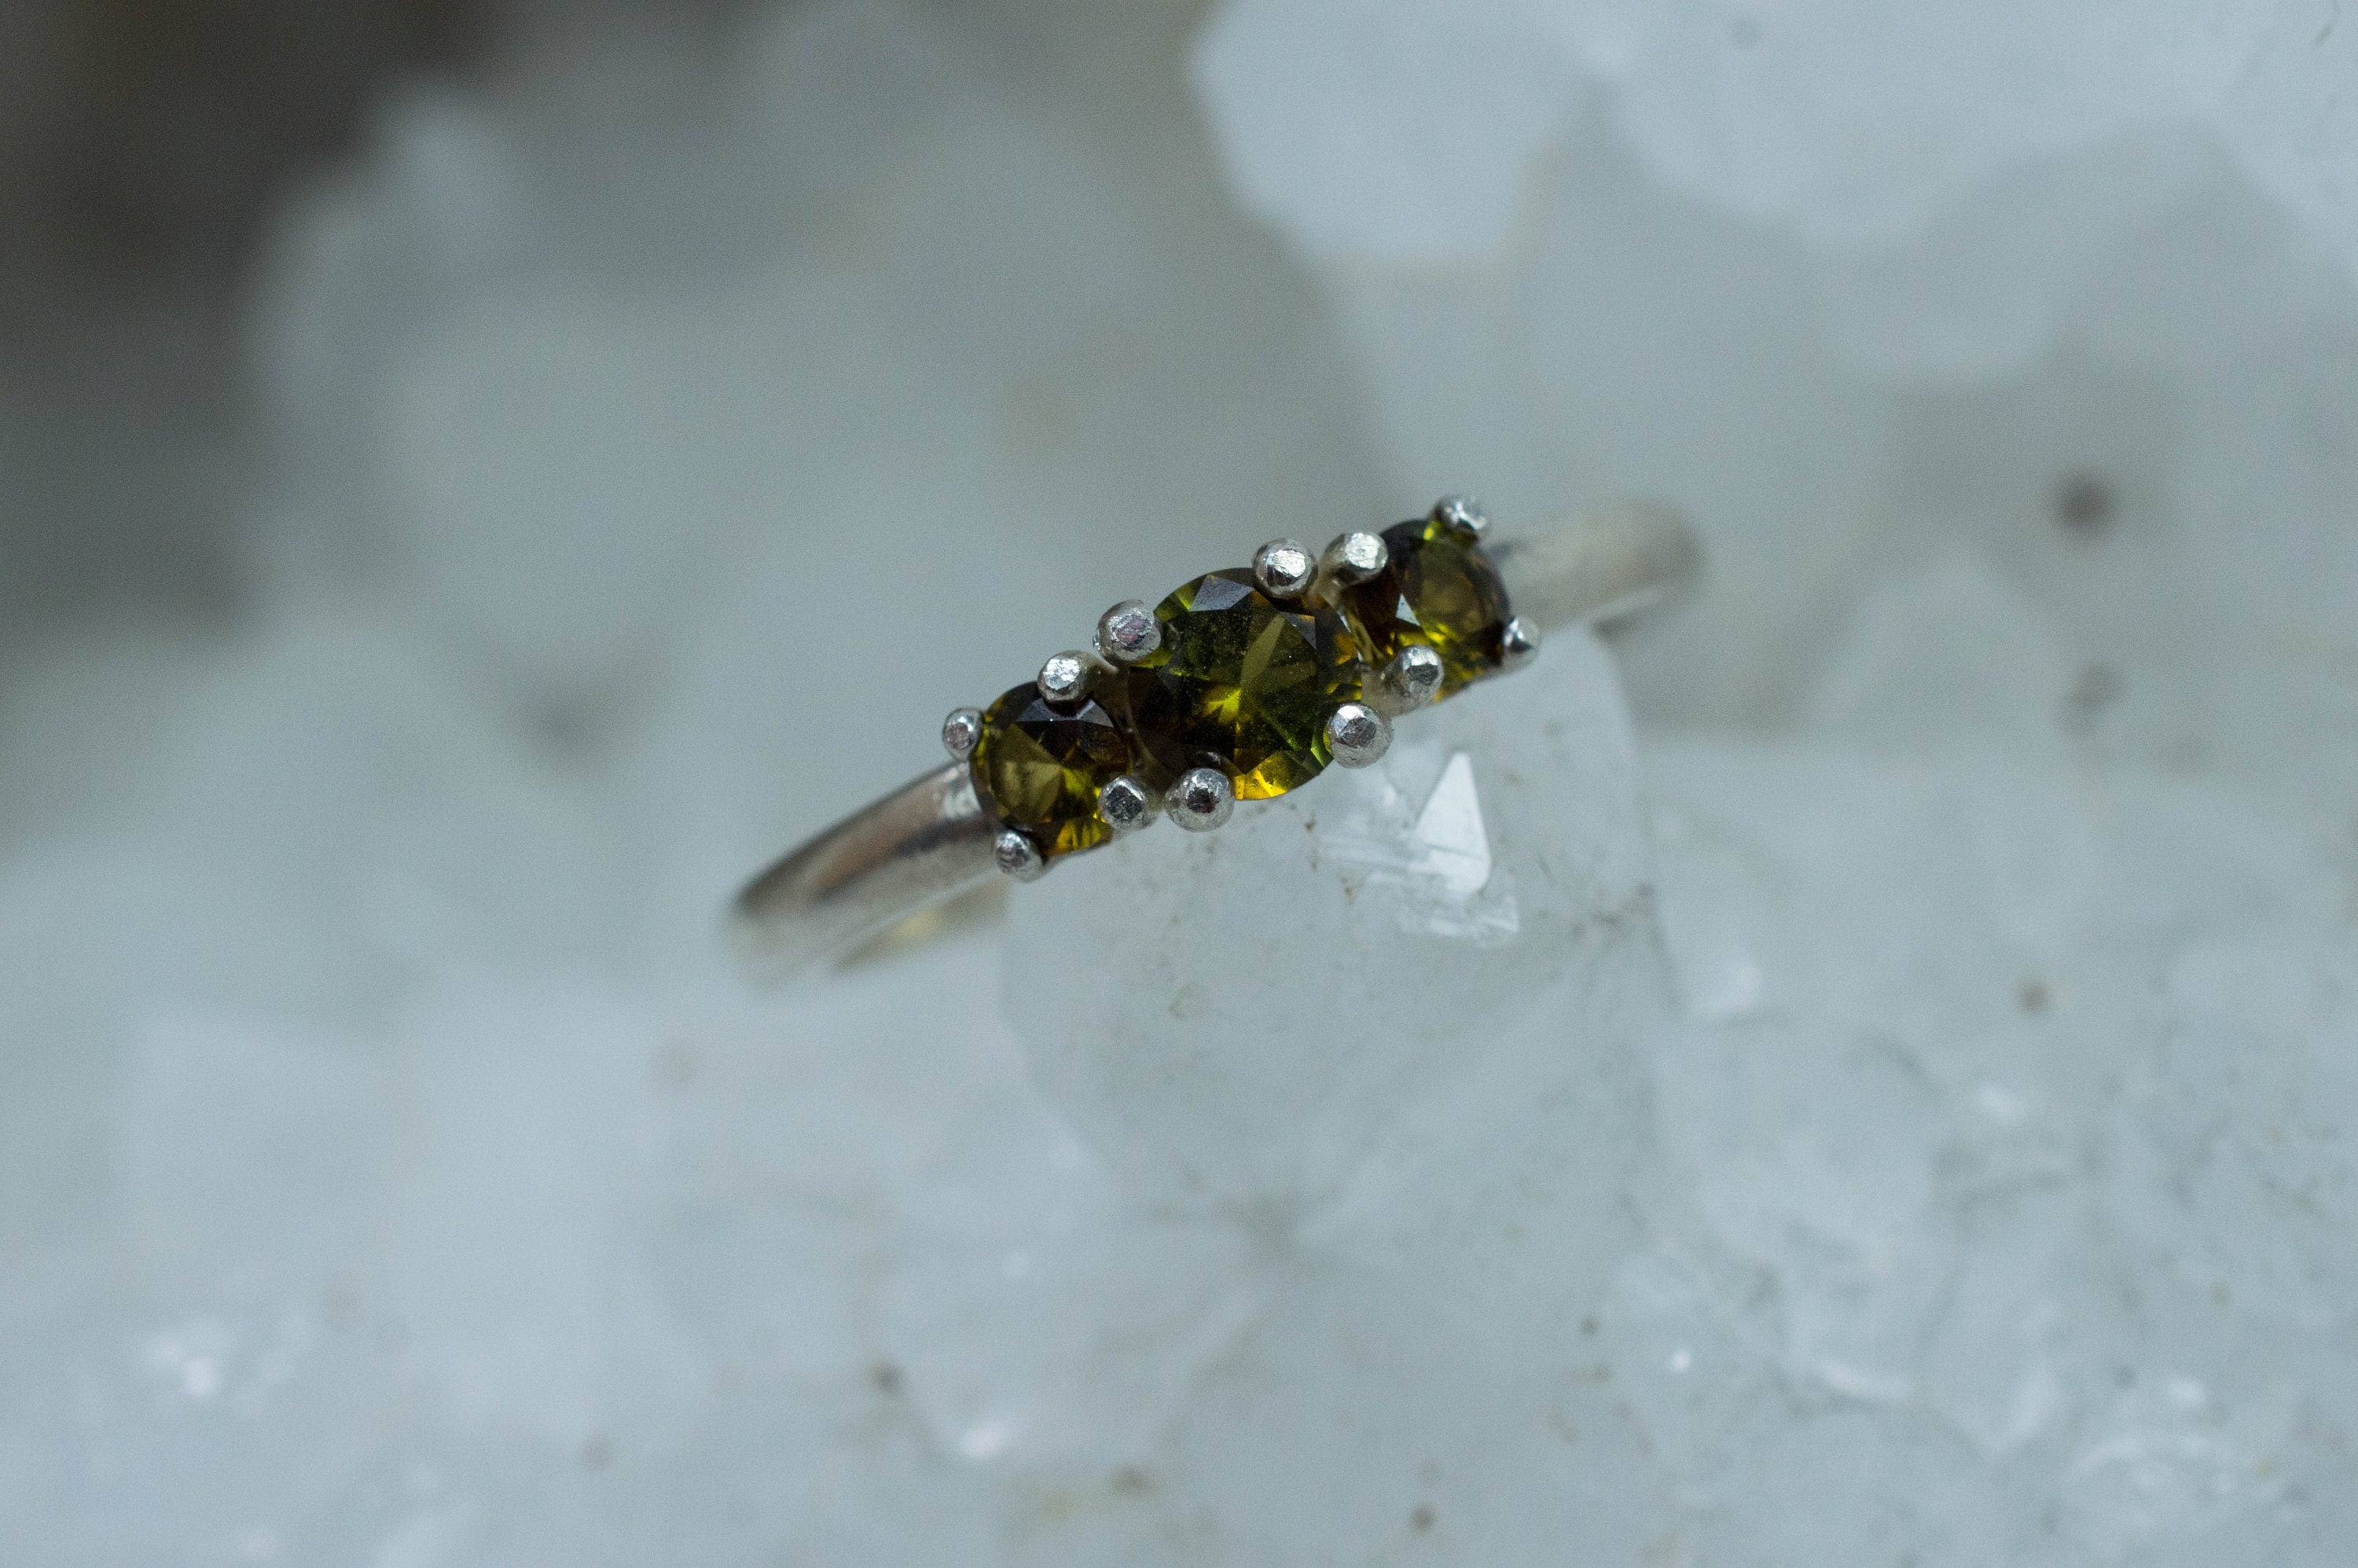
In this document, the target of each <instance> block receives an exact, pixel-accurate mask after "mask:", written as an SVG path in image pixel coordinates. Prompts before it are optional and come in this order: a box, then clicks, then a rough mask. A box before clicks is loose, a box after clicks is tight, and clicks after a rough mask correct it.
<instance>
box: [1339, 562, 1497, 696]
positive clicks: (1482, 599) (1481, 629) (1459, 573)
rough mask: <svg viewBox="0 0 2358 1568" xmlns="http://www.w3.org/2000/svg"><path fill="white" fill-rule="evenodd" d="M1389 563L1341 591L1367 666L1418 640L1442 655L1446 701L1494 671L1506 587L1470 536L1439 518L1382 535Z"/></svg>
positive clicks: (1382, 662) (1387, 659) (1342, 603)
mask: <svg viewBox="0 0 2358 1568" xmlns="http://www.w3.org/2000/svg"><path fill="white" fill-rule="evenodd" d="M1384 547H1385V549H1386V551H1387V552H1388V553H1389V554H1390V561H1389V562H1388V563H1387V564H1386V566H1385V567H1384V569H1383V570H1382V571H1379V572H1378V573H1377V574H1376V575H1375V576H1374V577H1372V578H1369V579H1368V580H1367V581H1366V582H1363V583H1356V584H1353V585H1352V586H1350V587H1348V588H1345V589H1340V590H1338V591H1337V592H1336V596H1335V597H1336V605H1337V607H1338V608H1340V609H1341V611H1342V612H1343V614H1344V616H1345V618H1346V619H1347V620H1348V621H1349V622H1350V623H1351V629H1352V631H1353V632H1354V633H1357V636H1358V638H1359V641H1360V643H1361V646H1362V649H1363V651H1364V652H1365V654H1366V655H1367V660H1368V667H1369V668H1371V669H1381V668H1382V667H1383V666H1384V665H1387V664H1389V663H1390V662H1391V659H1392V657H1393V655H1394V654H1398V653H1399V652H1400V651H1401V649H1402V648H1405V647H1409V646H1411V645H1412V644H1416V643H1422V644H1423V645H1424V646H1426V647H1428V648H1431V649H1432V650H1433V652H1434V653H1436V654H1440V655H1441V669H1442V675H1441V694H1442V695H1443V696H1444V697H1445V696H1447V695H1448V694H1450V693H1451V692H1454V691H1455V690H1457V689H1458V688H1459V687H1463V686H1466V684H1467V683H1469V682H1472V681H1477V680H1480V679H1481V678H1482V677H1483V676H1487V675H1489V674H1491V673H1492V672H1494V671H1495V670H1497V669H1498V665H1499V664H1500V663H1501V662H1502V657H1503V654H1504V641H1505V637H1506V631H1507V620H1508V610H1507V588H1506V585H1505V584H1504V583H1502V582H1500V581H1499V580H1498V568H1497V567H1494V566H1492V565H1491V564H1490V557H1487V555H1485V554H1483V552H1482V547H1481V546H1479V545H1477V544H1476V543H1475V542H1474V540H1473V538H1472V537H1471V536H1470V535H1466V534H1461V533H1459V532H1458V531H1457V530H1456V529H1454V528H1452V527H1450V526H1449V525H1448V524H1445V523H1443V522H1441V521H1440V520H1439V519H1437V518H1436V519H1425V518H1419V519H1417V520H1416V521H1414V522H1412V523H1402V524H1398V525H1396V526H1394V527H1390V528H1387V529H1385V530H1384Z"/></svg>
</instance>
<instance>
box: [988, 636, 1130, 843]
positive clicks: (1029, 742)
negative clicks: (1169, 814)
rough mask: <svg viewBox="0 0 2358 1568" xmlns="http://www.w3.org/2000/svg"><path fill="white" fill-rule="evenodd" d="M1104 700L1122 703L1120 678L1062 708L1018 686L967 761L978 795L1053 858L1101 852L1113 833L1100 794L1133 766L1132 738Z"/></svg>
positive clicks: (995, 710)
mask: <svg viewBox="0 0 2358 1568" xmlns="http://www.w3.org/2000/svg"><path fill="white" fill-rule="evenodd" d="M1108 687H1109V688H1110V689H1102V688H1108ZM1100 697H1111V698H1112V699H1113V700H1114V702H1115V705H1116V706H1119V705H1120V698H1121V690H1120V683H1119V682H1118V681H1116V680H1113V679H1112V677H1104V678H1102V679H1101V680H1100V681H1098V682H1093V683H1092V688H1091V689H1090V690H1089V691H1087V692H1086V693H1084V694H1083V696H1082V697H1081V699H1080V700H1079V701H1077V702H1072V703H1065V704H1062V705H1059V704H1055V703H1052V702H1050V701H1049V700H1048V699H1047V698H1046V697H1042V696H1041V695H1040V688H1039V687H1037V686H1034V685H1032V684H1029V683H1026V684H1025V685H1022V686H1019V687H1015V688H1014V689H1012V690H1011V691H1009V692H1008V693H1007V694H1006V695H1005V696H1003V697H1001V698H1000V699H999V700H998V701H997V702H994V703H992V704H991V705H990V707H989V708H986V709H985V710H984V711H983V715H982V737H981V739H980V740H979V741H976V742H975V747H974V752H973V755H972V756H971V757H970V758H969V759H968V767H969V768H970V769H971V770H972V772H973V775H974V787H975V793H976V794H978V795H981V796H982V798H983V799H984V800H986V801H988V802H990V803H991V804H992V805H994V806H997V807H998V810H999V816H1000V820H1001V821H1002V822H1004V823H1006V824H1007V825H1008V826H1009V827H1021V828H1022V829H1024V830H1025V831H1026V832H1028V833H1030V834H1031V835H1032V838H1033V841H1034V842H1035V843H1037V844H1038V845H1039V846H1040V852H1041V854H1043V855H1044V856H1045V857H1047V858H1048V859H1049V860H1055V858H1056V857H1057V856H1059V855H1070V854H1074V853H1076V852H1077V851H1079V850H1082V849H1095V848H1096V847H1097V846H1098V845H1099V844H1102V843H1104V842H1105V840H1106V839H1107V838H1109V837H1111V835H1112V832H1113V829H1112V828H1111V827H1109V826H1108V825H1107V823H1106V819H1105V817H1104V816H1103V815H1102V814H1100V813H1099V811H1098V791H1100V790H1102V789H1103V788H1105V786H1106V785H1107V784H1109V783H1111V782H1112V781H1113V780H1114V779H1115V778H1117V777H1119V776H1120V774H1122V773H1127V772H1128V771H1129V770H1130V742H1129V741H1127V740H1125V739H1124V738H1123V735H1122V732H1121V728H1120V725H1118V724H1116V723H1115V722H1114V717H1113V715H1112V713H1111V712H1109V710H1108V709H1107V707H1106V705H1105V703H1104V702H1103V701H1100V700H1099V698H1100Z"/></svg>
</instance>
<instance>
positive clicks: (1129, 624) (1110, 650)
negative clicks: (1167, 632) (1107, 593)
mask: <svg viewBox="0 0 2358 1568" xmlns="http://www.w3.org/2000/svg"><path fill="white" fill-rule="evenodd" d="M1162 646H1163V622H1161V621H1159V620H1157V619H1156V618H1155V614H1154V610H1153V607H1152V605H1149V604H1148V603H1147V602H1146V601H1145V600H1141V599H1125V600H1122V601H1121V602H1120V604H1117V605H1115V606H1114V607H1113V608H1112V609H1111V610H1109V611H1106V612H1105V613H1104V614H1103V615H1100V616H1098V653H1100V654H1104V655H1105V656H1106V657H1107V658H1109V659H1110V660H1112V661H1113V662H1114V663H1115V664H1118V665H1134V664H1137V663H1139V662H1140V661H1141V660H1143V659H1147V658H1151V657H1152V656H1153V654H1154V652H1155V650H1156V649H1158V648H1160V647H1162Z"/></svg>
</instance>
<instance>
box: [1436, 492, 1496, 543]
mask: <svg viewBox="0 0 2358 1568" xmlns="http://www.w3.org/2000/svg"><path fill="white" fill-rule="evenodd" d="M1433 521H1434V522H1436V523H1439V524H1442V525H1444V527H1449V528H1455V530H1457V531H1458V532H1459V533H1461V534H1466V535H1471V536H1473V537H1474V538H1476V539H1478V538H1480V537H1481V536H1482V535H1483V533H1484V531H1485V530H1487V528H1488V527H1489V526H1490V519H1489V517H1488V515H1487V514H1485V513H1484V512H1483V510H1482V503H1480V502H1478V501H1476V500H1475V499H1474V498H1473V497H1472V496H1470V495H1444V496H1443V497H1442V498H1441V499H1440V500H1439V501H1436V502H1434V503H1433Z"/></svg>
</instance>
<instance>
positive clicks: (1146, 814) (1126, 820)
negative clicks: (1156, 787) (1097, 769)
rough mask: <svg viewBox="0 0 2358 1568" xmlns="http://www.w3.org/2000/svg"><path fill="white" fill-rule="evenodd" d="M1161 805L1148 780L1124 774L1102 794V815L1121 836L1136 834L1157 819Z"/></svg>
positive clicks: (1101, 792) (1099, 804) (1099, 802)
mask: <svg viewBox="0 0 2358 1568" xmlns="http://www.w3.org/2000/svg"><path fill="white" fill-rule="evenodd" d="M1161 804H1162V803H1161V802H1159V801H1157V800H1156V799H1155V798H1154V792H1153V791H1152V790H1150V789H1148V788H1147V787H1146V784H1145V783H1144V781H1142V780H1141V779H1139V778H1137V777H1135V776H1133V775H1131V774H1130V773H1124V774H1122V775H1121V777H1120V778H1118V779H1115V780H1114V781H1113V782H1112V783H1110V784H1107V785H1106V786H1105V788H1103V789H1101V790H1099V791H1098V815H1099V816H1103V817H1104V818H1105V819H1106V826H1107V827H1110V828H1112V829H1113V830H1114V831H1115V832H1117V833H1135V832H1137V831H1138V830H1139V829H1140V828H1141V827H1146V826H1147V825H1148V824H1149V823H1152V821H1153V820H1154V814H1155V812H1156V811H1157V810H1158V809H1159V808H1160V806H1161Z"/></svg>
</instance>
